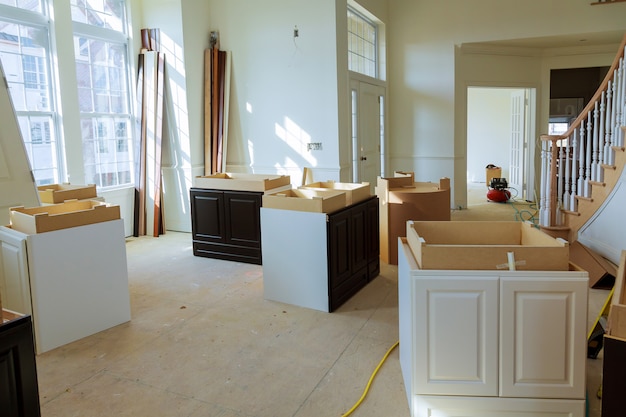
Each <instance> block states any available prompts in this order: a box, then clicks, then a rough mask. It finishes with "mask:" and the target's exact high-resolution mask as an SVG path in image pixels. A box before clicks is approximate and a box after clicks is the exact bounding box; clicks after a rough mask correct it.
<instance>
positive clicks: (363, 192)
mask: <svg viewBox="0 0 626 417" xmlns="http://www.w3.org/2000/svg"><path fill="white" fill-rule="evenodd" d="M298 188H300V189H308V190H318V191H325V190H334V191H343V192H344V193H345V194H346V205H347V206H350V205H352V204H354V203H358V202H359V201H363V200H366V199H368V198H369V197H371V195H372V194H371V193H370V183H369V182H362V183H360V184H357V183H345V182H335V181H325V182H313V183H310V184H306V185H303V186H301V187H298Z"/></svg>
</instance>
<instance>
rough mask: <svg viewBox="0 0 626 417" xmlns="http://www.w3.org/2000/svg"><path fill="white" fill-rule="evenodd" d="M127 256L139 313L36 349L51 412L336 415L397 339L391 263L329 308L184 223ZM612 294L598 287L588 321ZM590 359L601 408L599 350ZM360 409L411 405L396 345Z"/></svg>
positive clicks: (402, 411)
mask: <svg viewBox="0 0 626 417" xmlns="http://www.w3.org/2000/svg"><path fill="white" fill-rule="evenodd" d="M493 204H498V203H493ZM494 208H495V209H503V210H504V208H505V206H502V207H493V206H492V207H490V209H494ZM507 209H508V210H512V209H511V208H507ZM471 210H472V207H470V209H469V210H462V213H457V214H455V213H453V220H454V219H455V217H457V216H458V217H459V218H461V217H463V216H464V215H466V214H467V213H468V212H469V211H471ZM503 213H505V212H504V211H503ZM511 213H512V212H511ZM504 215H506V214H503V216H504ZM490 216H491V217H490V218H492V219H493V214H490ZM503 219H505V220H506V218H503ZM127 254H128V271H129V285H130V294H131V309H132V320H131V321H130V322H128V323H125V324H122V325H119V326H117V327H114V328H112V329H109V330H106V331H104V332H101V333H98V334H96V335H93V336H90V337H87V338H85V339H82V340H79V341H76V342H74V343H71V344H68V345H66V346H63V347H60V348H58V349H55V350H53V351H50V352H47V353H44V354H42V355H39V356H38V357H37V367H38V378H39V387H40V397H41V409H42V416H43V417H55V416H59V417H61V416H62V417H68V416H150V417H153V416H173V417H174V416H175V417H182V416H189V417H200V416H216V417H217V416H219V417H265V416H267V417H270V416H271V417H283V416H284V417H322V416H334V417H338V416H341V415H342V414H343V413H345V412H346V411H348V410H349V409H350V408H351V407H352V405H353V404H354V403H355V402H357V400H358V399H359V398H360V396H361V394H362V393H363V390H364V388H365V386H366V385H367V382H368V379H369V378H370V375H371V373H372V371H373V370H374V368H375V367H376V365H377V364H378V363H379V361H380V360H381V359H382V357H383V356H384V354H385V352H386V351H387V350H388V349H389V348H390V347H391V346H392V345H393V344H394V343H395V342H396V341H397V340H398V316H397V287H396V283H397V268H396V267H395V266H391V265H387V264H382V265H381V274H380V276H379V277H377V278H376V279H375V280H374V281H373V282H371V283H370V284H369V285H367V286H366V287H365V288H364V289H362V290H361V291H360V292H359V293H358V294H357V295H356V296H354V297H353V298H352V299H350V300H349V301H348V302H347V303H346V304H344V305H343V306H342V307H341V308H339V310H338V311H336V312H334V313H331V314H329V313H323V312H319V311H314V310H310V309H305V308H300V307H295V306H292V305H287V304H282V303H278V302H273V301H266V300H264V299H263V277H262V267H261V266H256V265H247V264H241V263H236V262H227V261H220V260H214V259H208V258H199V257H194V256H193V254H192V250H191V236H190V234H187V233H175V232H167V233H166V234H165V235H162V236H161V237H159V238H150V237H144V238H136V239H129V240H128V242H127ZM296 272H297V271H294V273H296ZM607 294H608V291H604V290H592V291H591V296H590V299H589V301H590V307H589V318H590V323H593V322H594V321H595V317H596V315H597V313H598V311H599V310H600V309H601V307H602V303H603V302H604V300H605V298H606V295H607ZM587 361H588V367H587V369H588V376H587V378H588V396H589V416H590V417H598V416H600V402H599V400H598V399H597V398H596V392H597V389H598V388H599V384H600V378H601V366H602V361H601V355H600V357H599V358H598V359H588V360H587ZM352 415H353V416H408V415H409V408H408V403H407V399H406V396H405V392H404V386H403V383H402V376H401V372H400V365H399V362H398V351H397V349H396V350H394V351H393V352H392V353H391V354H390V356H389V358H388V359H387V360H386V362H385V363H384V365H383V366H382V367H381V369H380V371H379V372H378V375H377V377H376V378H375V380H374V382H373V384H372V386H371V388H370V391H369V394H368V395H367V397H366V398H365V400H364V401H363V403H362V405H361V406H360V407H359V408H358V409H357V410H356V411H355V412H354V413H353V414H352Z"/></svg>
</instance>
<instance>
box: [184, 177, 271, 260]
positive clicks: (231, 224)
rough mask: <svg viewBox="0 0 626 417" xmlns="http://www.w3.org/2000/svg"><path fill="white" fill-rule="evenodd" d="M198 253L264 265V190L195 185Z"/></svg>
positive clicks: (194, 229) (193, 208)
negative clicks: (262, 226)
mask: <svg viewBox="0 0 626 417" xmlns="http://www.w3.org/2000/svg"><path fill="white" fill-rule="evenodd" d="M190 200H191V230H192V239H193V253H194V255H196V256H203V257H207V258H217V259H225V260H230V261H239V262H246V263H252V264H259V265H260V264H261V261H262V260H261V203H262V193H257V192H248V191H222V190H208V189H204V188H192V189H191V190H190Z"/></svg>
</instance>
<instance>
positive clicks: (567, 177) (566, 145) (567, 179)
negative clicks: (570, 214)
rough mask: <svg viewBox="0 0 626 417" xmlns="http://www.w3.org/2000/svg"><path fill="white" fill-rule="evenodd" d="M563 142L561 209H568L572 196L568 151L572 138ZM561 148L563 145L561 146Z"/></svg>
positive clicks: (570, 166) (570, 164)
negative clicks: (563, 188)
mask: <svg viewBox="0 0 626 417" xmlns="http://www.w3.org/2000/svg"><path fill="white" fill-rule="evenodd" d="M563 142H565V143H564V148H565V174H564V175H565V195H564V196H563V209H564V210H568V211H569V210H571V209H570V196H571V195H572V174H571V172H572V163H571V155H570V149H571V145H572V143H571V142H572V138H571V136H568V137H567V138H566V139H565V140H564V141H563ZM561 146H563V144H562V145H561Z"/></svg>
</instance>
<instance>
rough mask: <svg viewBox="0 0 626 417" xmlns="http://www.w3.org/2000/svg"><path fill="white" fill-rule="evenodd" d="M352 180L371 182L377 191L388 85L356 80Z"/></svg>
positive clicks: (353, 109) (353, 112) (354, 87)
mask: <svg viewBox="0 0 626 417" xmlns="http://www.w3.org/2000/svg"><path fill="white" fill-rule="evenodd" d="M351 90H352V101H351V102H352V180H353V182H369V183H370V188H371V191H372V192H374V186H375V184H376V179H377V178H378V177H379V176H381V175H382V173H383V170H384V164H383V163H382V158H381V155H383V153H382V150H383V149H384V138H385V123H384V120H385V88H384V87H382V86H379V85H374V84H370V83H366V82H363V81H356V80H355V81H352V82H351Z"/></svg>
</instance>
